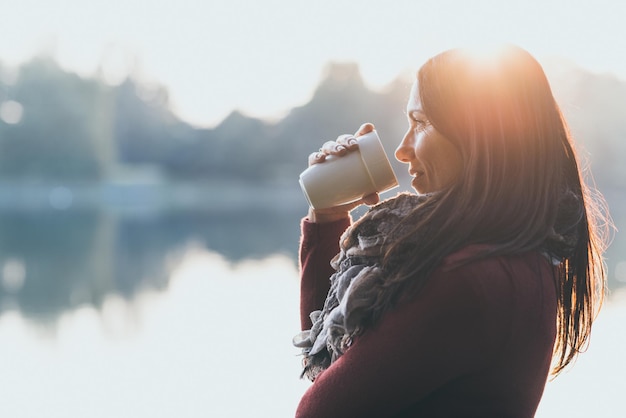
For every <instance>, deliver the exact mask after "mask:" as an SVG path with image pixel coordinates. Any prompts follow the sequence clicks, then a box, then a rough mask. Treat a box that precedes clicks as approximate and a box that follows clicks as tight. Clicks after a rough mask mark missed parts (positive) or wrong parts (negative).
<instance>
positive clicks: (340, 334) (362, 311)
mask: <svg viewBox="0 0 626 418" xmlns="http://www.w3.org/2000/svg"><path fill="white" fill-rule="evenodd" d="M426 199H427V196H416V195H412V194H399V195H398V196H397V197H395V198H393V199H389V200H386V201H384V202H382V203H380V204H378V205H376V206H374V207H373V208H371V209H370V210H369V211H368V212H367V213H366V214H365V215H364V216H363V217H362V218H361V219H359V220H358V221H357V222H355V223H354V224H353V225H352V226H350V227H349V228H348V229H347V230H346V231H345V232H344V233H343V235H342V236H341V239H340V242H339V245H340V252H339V254H338V255H337V256H336V257H335V258H333V260H332V261H331V265H332V267H333V268H334V269H335V270H336V272H335V273H334V274H333V275H332V276H331V277H330V290H329V292H328V295H327V297H326V301H325V303H324V308H323V309H322V310H321V311H314V312H312V313H311V314H310V318H311V321H312V323H313V326H312V327H311V329H310V330H306V331H303V332H301V333H300V334H298V335H296V336H295V337H294V339H293V344H294V345H295V346H296V347H299V348H302V352H303V355H304V370H303V372H302V375H303V376H307V377H308V378H309V379H310V380H312V381H313V380H315V378H316V377H317V375H318V374H319V373H321V372H322V371H323V370H325V369H326V368H328V366H329V365H330V364H331V363H332V362H334V361H335V360H336V359H337V358H339V357H340V356H341V355H342V354H343V353H344V352H345V351H346V350H347V349H348V347H350V344H351V343H352V339H353V337H354V336H356V335H358V334H359V332H360V331H361V327H362V325H363V322H364V320H365V319H366V315H367V314H368V310H369V308H370V307H371V301H373V300H375V298H376V292H379V291H380V290H379V289H381V286H380V284H381V283H382V281H383V277H382V268H381V261H382V255H383V254H384V250H385V248H386V245H389V244H390V243H391V241H392V240H391V239H390V237H391V236H392V231H393V230H394V229H395V227H396V226H397V225H398V224H399V223H400V222H401V221H402V220H403V219H404V218H405V217H406V216H407V215H408V214H409V213H410V212H411V211H413V210H415V208H416V207H417V206H418V205H419V204H420V203H422V202H424V201H425V200H426Z"/></svg>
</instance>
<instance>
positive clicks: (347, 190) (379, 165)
mask: <svg viewBox="0 0 626 418" xmlns="http://www.w3.org/2000/svg"><path fill="white" fill-rule="evenodd" d="M357 142H358V144H359V146H358V148H357V149H356V150H355V151H351V152H349V153H348V154H346V155H344V156H342V157H338V156H334V155H330V156H327V157H326V160H325V161H324V162H321V163H318V164H313V165H312V166H310V167H309V168H307V169H306V170H304V171H303V172H302V174H300V186H301V187H302V191H303V192H304V195H305V197H306V198H307V200H308V202H309V205H310V206H311V207H312V208H313V209H324V208H329V207H333V206H338V205H342V204H344V203H350V202H354V201H356V200H358V199H361V198H362V197H363V196H367V195H369V194H372V193H382V192H384V191H387V190H390V189H392V188H394V187H396V186H397V185H398V179H397V178H396V175H395V173H394V172H393V168H392V167H391V164H390V163H389V159H388V158H387V155H386V154H385V149H384V148H383V145H382V143H381V142H380V138H379V137H378V134H377V133H376V131H372V132H369V133H367V134H365V135H362V136H359V137H358V138H357Z"/></svg>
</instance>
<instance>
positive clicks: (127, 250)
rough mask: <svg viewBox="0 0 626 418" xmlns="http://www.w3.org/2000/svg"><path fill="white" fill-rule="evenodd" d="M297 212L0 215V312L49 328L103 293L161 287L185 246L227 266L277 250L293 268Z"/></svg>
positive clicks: (97, 303) (99, 300)
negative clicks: (223, 260) (211, 254)
mask: <svg viewBox="0 0 626 418" xmlns="http://www.w3.org/2000/svg"><path fill="white" fill-rule="evenodd" d="M300 217H301V211H293V212H271V211H233V212H228V213H223V212H222V213H207V212H199V211H197V212H193V211H180V212H148V213H134V214H119V213H112V212H103V211H24V212H4V213H2V214H0V274H1V277H0V314H1V313H2V312H6V311H7V310H13V309H18V310H20V311H21V312H22V313H23V315H24V316H25V317H28V318H31V319H33V320H36V321H38V322H41V323H54V322H55V321H56V319H57V318H58V317H59V315H60V314H61V313H62V312H64V311H66V310H71V309H77V308H79V307H81V306H84V305H89V306H94V307H96V308H98V309H101V308H102V306H103V303H104V301H105V299H106V298H107V297H108V296H111V295H115V296H118V297H120V298H122V299H125V300H132V299H133V298H136V297H137V295H139V294H140V293H142V292H144V291H147V290H159V289H165V288H166V287H167V286H168V283H169V278H170V275H171V272H172V270H173V268H175V267H176V265H177V264H178V263H179V262H180V260H181V257H182V256H183V254H184V253H185V252H186V251H187V249H188V248H189V247H193V246H196V247H200V248H206V249H209V250H212V251H215V252H217V253H220V254H222V255H223V256H224V257H225V258H226V259H227V260H229V261H231V262H236V261H240V260H243V259H248V258H252V259H261V258H264V257H267V256H269V255H271V254H276V253H282V254H286V255H287V256H288V257H290V258H291V259H292V261H293V263H295V257H296V250H297V242H298V234H299V226H298V222H299V219H300Z"/></svg>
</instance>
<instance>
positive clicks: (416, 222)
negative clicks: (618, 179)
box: [294, 46, 605, 417]
mask: <svg viewBox="0 0 626 418" xmlns="http://www.w3.org/2000/svg"><path fill="white" fill-rule="evenodd" d="M407 116H408V121H409V129H408V131H407V133H406V135H405V137H404V139H403V140H402V142H401V144H400V146H399V147H398V148H397V150H396V158H397V159H398V160H400V161H401V162H404V163H406V164H407V165H408V170H409V173H410V174H411V176H412V178H413V179H412V186H413V188H414V189H415V190H416V191H417V195H409V194H401V195H399V196H397V197H396V198H393V199H389V200H387V201H385V202H382V203H380V204H378V205H376V206H374V207H373V208H372V209H370V211H369V212H368V213H367V214H366V215H365V216H363V217H362V218H361V219H360V220H359V221H357V222H355V223H354V224H352V225H351V223H352V222H351V219H350V215H349V211H350V210H351V209H353V208H354V207H356V206H357V205H359V204H362V203H366V204H374V203H376V202H377V201H378V196H376V195H374V196H367V197H365V198H364V199H363V200H362V201H359V202H356V203H354V204H348V205H343V206H339V207H334V208H330V209H324V210H313V209H311V210H310V211H309V215H308V217H307V218H305V219H304V220H303V222H302V233H303V235H302V241H301V248H300V259H301V271H302V281H301V322H302V329H303V332H302V333H301V334H300V335H299V336H297V337H296V338H295V339H294V343H295V344H296V345H297V346H299V347H302V348H303V353H304V366H305V368H304V372H303V374H304V375H306V376H308V377H309V378H310V379H311V380H314V383H313V384H312V386H311V387H310V388H309V390H308V391H307V392H306V393H305V395H304V397H303V398H302V400H301V402H300V405H299V407H298V412H297V416H299V417H369V416H371V417H387V416H388V417H461V416H472V417H473V416H481V417H504V416H506V417H532V416H533V415H534V413H535V411H536V409H537V406H538V404H539V401H540V399H541V395H542V393H543V389H544V386H545V382H546V379H547V377H548V374H549V372H550V369H551V366H552V373H553V374H555V375H556V374H558V373H559V372H560V371H562V370H563V369H564V368H565V367H566V366H567V365H568V364H569V363H570V362H571V361H572V360H573V359H574V358H575V356H576V355H577V354H578V353H579V352H580V351H581V349H582V348H584V346H585V343H586V342H587V339H588V337H589V333H590V331H591V325H592V322H593V319H594V317H595V315H596V313H597V310H598V309H599V307H600V305H601V302H602V297H603V291H604V285H605V273H604V267H603V263H602V259H601V253H602V250H603V248H602V245H601V244H602V242H601V240H600V239H599V236H598V231H597V229H596V228H597V227H596V216H597V214H598V211H597V210H596V209H595V208H594V206H593V202H592V201H591V200H590V198H589V195H588V192H587V189H586V187H585V185H584V183H583V181H582V179H581V173H580V171H579V166H578V162H577V159H576V156H575V153H574V149H573V146H572V141H571V139H570V136H569V134H568V131H567V128H566V124H565V122H564V120H563V118H562V116H561V113H560V111H559V108H558V106H557V104H556V102H555V100H554V98H553V96H552V92H551V89H550V86H549V84H548V81H547V79H546V77H545V74H544V72H543V70H542V68H541V66H540V65H539V64H538V63H537V62H536V61H535V59H534V58H533V57H532V56H531V55H530V54H528V53H527V52H526V51H524V50H522V49H520V48H517V47H513V46H507V47H505V48H502V49H500V50H498V51H497V52H493V53H491V54H489V55H484V54H483V55H481V56H477V55H476V54H472V53H471V52H469V51H466V50H450V51H447V52H444V53H442V54H440V55H438V56H435V57H434V58H432V59H430V60H429V61H428V62H426V64H424V66H422V68H421V69H420V70H419V72H418V74H417V80H416V81H415V84H414V86H413V88H412V92H411V97H410V99H409V102H408V105H407ZM372 129H374V127H373V126H372V125H371V124H365V125H363V126H362V127H361V129H360V130H359V132H357V136H358V135H360V134H363V133H366V132H369V131H371V130H372ZM356 146H357V145H356V141H355V140H354V137H352V136H349V135H344V136H341V137H339V138H338V139H337V141H333V142H328V143H326V144H324V146H323V148H322V149H321V150H320V152H319V153H314V154H312V155H311V156H310V158H309V163H310V164H323V161H324V159H325V158H326V156H328V155H338V156H341V155H344V154H346V153H348V152H350V151H351V150H353V149H354V148H355V147H356ZM338 181H341V180H340V179H338ZM344 231H345V233H344ZM342 233H343V236H341V235H342ZM340 236H341V240H340ZM339 243H340V244H341V245H339ZM338 252H339V254H338V255H337V256H336V257H335V255H336V254H337V253H338ZM333 257H334V258H333ZM331 260H332V267H331ZM329 278H330V281H329Z"/></svg>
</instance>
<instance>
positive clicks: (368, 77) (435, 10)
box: [0, 0, 626, 127]
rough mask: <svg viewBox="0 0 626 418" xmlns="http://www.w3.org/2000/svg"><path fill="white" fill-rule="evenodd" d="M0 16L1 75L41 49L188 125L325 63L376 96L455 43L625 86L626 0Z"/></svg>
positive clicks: (104, 6)
mask: <svg viewBox="0 0 626 418" xmlns="http://www.w3.org/2000/svg"><path fill="white" fill-rule="evenodd" d="M305 6H306V8H305ZM0 10H2V12H3V16H4V19H3V24H2V26H1V27H0V63H2V64H3V65H4V66H9V67H15V66H17V65H20V64H22V63H24V62H27V61H28V60H30V59H32V58H33V57H34V56H37V55H39V54H41V53H45V54H49V55H52V56H53V57H54V58H55V59H56V60H57V61H58V62H59V64H60V65H61V67H62V68H64V69H65V70H67V71H73V72H77V73H78V74H79V75H81V76H93V75H95V74H97V73H98V71H100V72H101V74H102V76H103V77H104V78H105V79H106V80H108V81H109V82H110V83H112V84H115V83H118V82H119V81H120V80H123V79H124V77H126V76H127V75H129V74H132V75H133V76H134V77H137V78H138V79H139V80H141V81H142V82H145V83H158V84H161V85H163V86H165V87H166V88H167V89H168V91H169V93H170V98H171V106H172V109H173V111H174V112H175V113H176V114H177V115H178V116H179V117H181V118H182V119H183V120H185V121H187V122H189V123H191V124H193V125H196V126H201V127H212V126H215V125H216V124H217V123H219V121H221V120H223V119H224V117H226V116H227V115H228V114H229V113H230V112H232V111H233V110H235V109H237V110H239V111H240V112H242V113H244V114H246V115H249V116H252V117H257V118H263V119H275V118H277V117H279V116H280V115H282V114H284V113H285V112H286V111H288V110H289V109H290V108H292V107H294V106H298V105H300V104H303V103H305V102H306V101H307V100H308V99H309V98H310V96H311V94H312V92H313V90H314V88H315V86H316V85H317V84H318V83H319V81H320V78H321V77H322V76H323V73H324V68H325V67H326V65H328V63H329V62H346V61H347V62H356V63H358V64H359V68H360V69H361V72H362V75H363V78H364V81H365V82H366V83H367V84H368V87H370V88H372V89H378V88H381V87H383V86H384V85H386V84H387V83H389V82H391V81H392V80H393V79H394V78H396V77H397V76H399V75H400V74H401V73H403V72H405V71H410V70H414V69H416V68H417V67H419V65H420V64H421V63H422V62H423V61H424V60H426V59H427V58H428V57H430V56H432V55H434V54H436V53H438V52H440V51H442V50H444V49H448V48H451V47H456V46H465V45H483V44H486V43H492V42H497V43H506V42H510V43H515V44H518V45H520V46H521V47H523V48H525V49H527V50H529V51H530V52H531V53H533V54H534V55H535V56H536V57H537V58H538V59H539V60H540V61H542V62H543V61H546V60H550V59H552V58H551V57H558V58H559V59H565V60H568V61H571V62H573V63H575V64H576V65H577V66H580V67H581V68H583V69H585V70H588V71H590V72H592V73H599V74H603V73H610V74H613V75H615V76H616V77H618V78H620V79H622V80H624V79H626V60H624V59H623V58H622V57H621V56H620V54H618V53H617V52H616V51H620V50H624V49H626V36H625V35H626V33H625V32H626V30H625V29H623V25H621V23H620V21H621V20H623V18H624V17H626V4H615V3H614V2H610V1H609V0H600V1H598V2H595V3H594V4H584V5H571V4H570V3H569V2H566V1H565V0H553V1H539V0H531V1H526V2H523V3H521V2H520V3H517V2H493V1H489V0H481V1H477V2H472V3H468V2H463V1H460V0H443V1H439V2H436V3H435V2H431V3H423V2H411V1H408V0H399V1H396V2H394V3H393V4H392V5H390V4H389V2H383V1H382V0H370V1H365V2H361V3H359V5H356V4H354V3H351V2H333V1H330V0H323V1H320V2H317V3H316V4H315V5H311V4H310V3H304V2H300V1H294V2H288V3H285V2H281V1H279V0H263V1H259V2H254V3H249V2H245V1H242V0H229V1H218V0H212V1H208V2H202V1H198V0H182V1H180V2H177V3H175V4H173V3H171V2H162V1H157V2H152V3H151V4H150V5H149V6H146V3H145V2H141V1H139V0H128V1H124V2H110V1H108V2H106V1H103V0H90V1H82V0H53V1H43V0H24V1H22V2H19V3H14V2H12V3H11V4H10V5H9V3H8V2H6V1H5V0H0ZM304 10H306V14H305V13H304ZM590 26H591V27H594V29H595V30H588V28H589V27H590ZM6 76H7V75H6V74H5V77H6ZM8 76H9V77H10V75H8Z"/></svg>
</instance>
